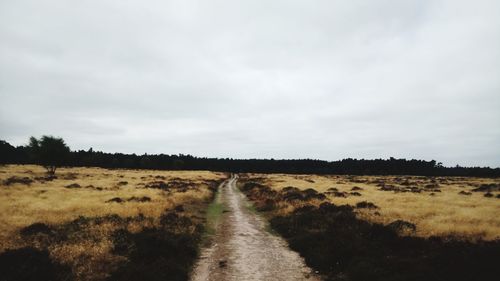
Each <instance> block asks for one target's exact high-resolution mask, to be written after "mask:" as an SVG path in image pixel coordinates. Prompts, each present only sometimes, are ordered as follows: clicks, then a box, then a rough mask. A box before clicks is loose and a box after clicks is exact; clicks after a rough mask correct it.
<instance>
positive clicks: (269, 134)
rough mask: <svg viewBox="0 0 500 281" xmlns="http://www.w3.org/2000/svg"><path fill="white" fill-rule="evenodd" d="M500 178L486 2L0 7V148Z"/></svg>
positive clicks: (57, 0)
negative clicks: (0, 142)
mask: <svg viewBox="0 0 500 281" xmlns="http://www.w3.org/2000/svg"><path fill="white" fill-rule="evenodd" d="M41 135H54V136H60V137H63V138H64V139H65V140H66V142H67V143H68V145H69V146H70V148H71V149H74V150H78V149H85V150H86V149H89V148H90V147H92V148H93V149H94V150H102V151H106V152H124V153H137V154H142V153H166V154H179V153H182V154H192V155H195V156H207V157H232V158H275V159H282V158H285V159H289V158H313V159H322V160H339V159H343V158H365V159H373V158H389V157H395V158H411V159H413V158H415V159H424V160H431V159H435V160H437V161H438V162H442V163H443V164H445V165H447V166H454V165H456V164H459V165H462V166H492V167H500V1H495V0H491V1H486V0H476V1H462V0H449V1H448V0H432V1H430V0H393V1H389V0H377V1H368V0H364V1H359V0H350V1H336V0H325V1H317V0H308V1H294V0H281V1H277V0H273V1H269V0H252V1H235V0H224V1H221V0H211V1H202V0H200V1H191V0H179V1H165V0H150V1H145V0H140V1H139V0H45V1H40V0H16V1H10V0H0V139H4V140H6V141H8V142H10V143H11V144H14V145H22V144H26V143H27V142H28V138H29V137H30V136H41Z"/></svg>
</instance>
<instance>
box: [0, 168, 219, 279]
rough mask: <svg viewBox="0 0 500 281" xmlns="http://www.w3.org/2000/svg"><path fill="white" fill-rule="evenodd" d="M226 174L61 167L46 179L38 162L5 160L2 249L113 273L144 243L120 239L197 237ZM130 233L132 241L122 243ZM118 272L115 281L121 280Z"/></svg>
mask: <svg viewBox="0 0 500 281" xmlns="http://www.w3.org/2000/svg"><path fill="white" fill-rule="evenodd" d="M225 177H226V176H225V175H224V174H223V173H212V172H206V171H175V172H174V171H156V170H107V169H101V168H61V169H58V170H57V173H56V178H49V177H47V175H46V174H45V171H44V169H43V168H42V167H40V166H34V165H8V166H1V167H0V184H1V185H0V253H1V252H4V251H6V250H7V249H19V248H23V247H27V248H28V249H30V250H29V251H32V250H31V249H35V250H37V251H42V252H40V253H43V251H46V252H47V253H48V255H49V256H50V259H51V260H53V261H54V263H57V264H59V265H60V266H62V267H66V268H67V271H68V273H67V274H66V275H65V276H72V278H74V279H75V280H104V279H106V278H110V276H111V275H110V274H111V273H112V272H113V271H116V272H119V271H120V269H121V268H123V265H124V264H129V268H130V262H131V260H133V258H132V257H133V256H134V255H137V253H136V252H137V251H138V249H139V246H137V245H139V244H137V245H136V246H134V247H133V248H134V251H135V252H134V251H132V252H127V251H128V250H125V251H124V250H123V249H121V250H120V247H119V246H120V245H122V248H123V247H125V249H129V246H130V245H135V244H133V243H132V242H130V241H135V240H134V239H139V240H140V239H153V240H155V241H156V240H158V239H159V240H160V242H161V241H163V242H164V243H167V242H168V241H167V242H165V241H166V240H161V239H165V237H174V238H175V237H177V236H176V235H181V236H179V237H184V238H183V239H191V238H193V237H195V238H193V239H198V238H199V236H200V235H201V234H202V232H203V231H202V230H201V229H200V226H202V225H203V223H204V220H205V208H206V206H207V205H208V203H209V202H210V201H211V199H212V197H213V195H214V192H215V189H216V187H217V186H218V184H219V183H220V182H221V181H222V179H224V178H225ZM167 234H168V235H170V236H168V235H167ZM134 235H135V236H134ZM182 235H184V236H182ZM145 237H146V238H145ZM196 237H198V238H196ZM174 238H172V239H174ZM127 239H128V240H130V241H129V242H130V243H129V244H127V243H125V245H124V246H123V243H124V241H123V240H125V241H128V240H127ZM175 239H177V238H175ZM139 240H137V241H139ZM141 241H142V240H141ZM137 243H139V242H137ZM168 243H170V242H168ZM168 243H167V244H168ZM196 243H197V242H196V241H193V243H192V244H193V247H194V248H193V249H194V251H196V249H197V244H196ZM185 244H186V245H188V244H189V243H187V242H186V243H185ZM127 245H128V246H127ZM171 246H176V247H177V246H178V245H171ZM181 247H182V246H181ZM193 249H190V250H189V249H188V250H186V249H184V250H186V251H185V252H187V253H189V251H191V252H192V251H193ZM129 250H130V249H129ZM29 251H28V252H29ZM179 251H183V250H182V249H179ZM40 253H38V252H36V254H40ZM16 254H19V253H16ZM42 255H43V254H42ZM182 255H183V253H181V254H180V256H182ZM151 258H155V255H154V253H152V254H151ZM190 258H191V259H194V258H196V254H194V256H192V254H191V256H190ZM6 259H7V257H6ZM7 260H9V261H12V260H15V257H10V256H9V258H8V259H7ZM189 263H191V260H189ZM185 264H188V262H185ZM157 267H159V268H160V266H159V265H158V266H157ZM160 269H161V268H160ZM182 270H184V271H185V269H182ZM60 271H61V270H59V271H58V272H60ZM142 271H144V270H142ZM167 272H168V270H167ZM122 273H123V272H122ZM47 274H49V273H47ZM58 274H59V273H58ZM129 274H131V273H130V272H128V273H127V274H122V275H120V276H122V277H123V278H125V279H126V276H125V275H129ZM118 275H119V274H118ZM118 275H115V276H114V277H113V278H112V279H110V280H121V279H120V278H122V277H119V276H118ZM132 275H133V274H132ZM42 276H43V275H42ZM117 276H118V277H117ZM159 276H160V277H161V275H159ZM61 278H62V277H61ZM123 278H122V279H123ZM141 278H145V280H148V278H147V276H146V277H144V276H143V277H141ZM62 279H64V278H62ZM181 279H182V278H181Z"/></svg>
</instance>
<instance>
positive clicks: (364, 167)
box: [0, 136, 500, 177]
mask: <svg viewBox="0 0 500 281" xmlns="http://www.w3.org/2000/svg"><path fill="white" fill-rule="evenodd" d="M0 164H39V165H43V166H44V167H45V168H46V169H47V172H48V173H52V174H53V173H55V170H56V168H57V167H58V166H71V167H102V168H110V169H114V168H127V169H158V170H210V171H220V172H233V173H243V172H246V173H290V174H339V175H346V174H349V175H420V176H476V177H499V176H500V168H490V167H460V166H455V167H445V166H443V165H442V164H441V163H438V162H436V161H435V160H431V161H425V160H415V159H411V160H407V159H395V158H392V157H391V158H389V159H370V160H367V159H351V158H348V159H343V160H339V161H323V160H314V159H294V160H275V159H232V158H207V157H195V156H192V155H183V154H179V155H167V154H143V155H137V154H123V153H106V152H101V151H94V150H93V149H92V148H90V149H89V150H76V151H71V150H70V149H69V147H68V146H67V145H66V143H65V142H64V140H63V139H62V138H56V137H52V136H42V137H41V138H40V139H37V138H34V137H31V138H30V141H29V144H28V145H21V146H13V145H11V144H9V143H8V142H6V141H3V140H0Z"/></svg>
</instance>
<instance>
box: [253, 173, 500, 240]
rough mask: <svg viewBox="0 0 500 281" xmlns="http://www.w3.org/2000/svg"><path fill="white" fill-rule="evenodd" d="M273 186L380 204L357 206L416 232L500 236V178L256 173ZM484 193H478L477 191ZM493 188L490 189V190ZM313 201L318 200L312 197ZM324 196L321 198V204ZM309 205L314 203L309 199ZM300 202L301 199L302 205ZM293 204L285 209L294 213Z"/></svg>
mask: <svg viewBox="0 0 500 281" xmlns="http://www.w3.org/2000/svg"><path fill="white" fill-rule="evenodd" d="M251 176H252V177H256V178H260V180H261V182H262V183H263V184H264V185H266V186H269V187H271V188H273V189H275V190H281V189H283V188H285V187H288V186H292V187H297V188H299V189H301V190H305V189H308V188H313V189H315V190H317V191H318V192H321V193H324V194H325V195H326V197H327V199H328V201H330V202H332V203H334V204H337V205H343V204H349V205H352V206H356V204H357V203H359V202H362V201H368V202H371V203H374V204H375V205H376V206H377V207H378V208H358V209H356V212H357V214H358V216H359V217H360V218H363V219H367V220H369V221H372V222H379V223H383V224H388V223H390V222H392V221H395V220H398V219H399V220H405V221H409V222H412V223H414V224H416V226H417V229H416V232H415V233H414V234H416V235H417V236H422V237H429V236H447V235H453V236H461V237H463V238H468V239H485V240H494V239H500V217H499V216H498V214H499V213H500V199H499V196H500V179H498V178H497V179H489V178H464V177H435V178H432V177H416V176H318V175H286V174H271V175H262V174H252V175H251ZM478 188H479V189H480V190H481V191H474V189H478ZM488 190H489V192H488ZM313 201H314V200H313ZM321 202H323V201H322V200H317V201H316V204H317V205H319V204H320V203H321ZM309 203H310V202H309ZM299 204H300V203H299ZM292 210H293V206H291V205H288V206H285V208H282V209H281V212H282V213H286V212H290V211H292Z"/></svg>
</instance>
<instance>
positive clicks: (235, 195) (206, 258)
mask: <svg viewBox="0 0 500 281" xmlns="http://www.w3.org/2000/svg"><path fill="white" fill-rule="evenodd" d="M236 181H237V177H232V178H231V179H230V180H228V181H227V182H225V183H224V184H223V185H221V187H220V188H221V190H220V196H219V197H218V200H220V203H222V204H223V205H224V206H225V211H224V213H223V214H222V216H221V218H220V220H219V222H218V224H217V226H216V234H215V235H214V237H213V241H212V244H211V246H210V247H207V248H205V249H204V250H203V251H202V254H201V258H200V259H199V261H198V262H197V264H196V265H195V267H194V270H193V273H192V278H191V279H192V280H193V281H198V280H200V281H201V280H217V281H224V280H243V281H244V280H319V278H318V277H317V276H315V275H314V274H313V273H312V270H311V269H310V268H308V267H307V266H306V265H305V263H304V261H303V259H302V258H301V257H300V256H299V255H298V254H297V253H296V252H293V251H291V250H290V249H289V248H288V246H287V244H286V242H285V241H284V240H283V239H282V238H280V237H278V236H275V235H273V234H271V233H269V232H268V231H267V230H266V229H267V223H266V222H265V220H264V219H263V218H261V217H260V216H259V215H258V214H256V213H255V212H253V211H252V210H251V209H250V208H249V206H250V203H249V202H248V201H247V199H246V198H245V196H244V195H243V194H242V193H240V192H239V191H238V190H237V187H236Z"/></svg>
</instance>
